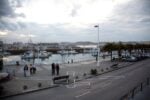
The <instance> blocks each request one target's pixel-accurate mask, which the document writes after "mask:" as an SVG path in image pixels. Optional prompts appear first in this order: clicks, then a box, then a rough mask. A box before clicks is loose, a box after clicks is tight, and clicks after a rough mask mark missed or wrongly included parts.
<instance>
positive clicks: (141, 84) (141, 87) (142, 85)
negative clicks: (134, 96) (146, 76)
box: [141, 83, 143, 91]
mask: <svg viewBox="0 0 150 100" xmlns="http://www.w3.org/2000/svg"><path fill="white" fill-rule="evenodd" d="M141 91H143V84H142V83H141Z"/></svg>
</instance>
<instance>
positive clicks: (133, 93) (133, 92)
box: [131, 88, 135, 99]
mask: <svg viewBox="0 0 150 100" xmlns="http://www.w3.org/2000/svg"><path fill="white" fill-rule="evenodd" d="M134 95H135V88H134V89H133V90H132V96H131V97H132V99H133V98H134Z"/></svg>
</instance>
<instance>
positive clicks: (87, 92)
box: [75, 91, 91, 98]
mask: <svg viewBox="0 0 150 100" xmlns="http://www.w3.org/2000/svg"><path fill="white" fill-rule="evenodd" d="M89 93H91V92H90V91H86V92H84V93H82V94H80V95H77V96H75V97H76V98H79V97H82V96H84V95H86V94H89Z"/></svg>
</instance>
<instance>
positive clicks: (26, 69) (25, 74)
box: [24, 64, 28, 77]
mask: <svg viewBox="0 0 150 100" xmlns="http://www.w3.org/2000/svg"><path fill="white" fill-rule="evenodd" d="M27 71H28V65H27V64H26V65H25V66H24V77H26V76H27Z"/></svg>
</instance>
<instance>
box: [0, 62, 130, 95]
mask: <svg viewBox="0 0 150 100" xmlns="http://www.w3.org/2000/svg"><path fill="white" fill-rule="evenodd" d="M114 63H116V62H110V61H101V62H100V66H98V67H97V66H96V65H97V63H96V61H84V62H79V63H73V64H62V65H60V75H66V74H67V73H68V74H69V75H70V80H71V81H73V79H75V77H76V78H78V80H82V79H85V78H87V77H89V76H90V70H91V69H94V68H95V69H97V70H98V73H99V74H101V73H105V72H108V71H111V70H114V69H112V68H110V66H111V65H112V64H114ZM129 64H131V63H129V62H119V63H118V67H119V68H121V67H124V66H127V65H129ZM36 68H37V72H36V74H34V75H31V76H29V77H24V76H23V75H24V74H23V66H5V67H4V71H8V70H9V71H10V72H12V75H13V74H14V78H13V79H12V80H11V81H8V82H6V83H3V84H2V85H3V86H4V89H5V91H4V94H3V95H2V96H9V95H15V94H20V93H25V92H29V91H33V90H38V89H43V88H50V87H53V86H56V85H54V84H53V82H52V78H53V77H54V76H52V75H51V65H37V66H36ZM102 69H103V70H102ZM39 84H41V86H40V85H39ZM25 86H26V87H27V89H24V87H25Z"/></svg>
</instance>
